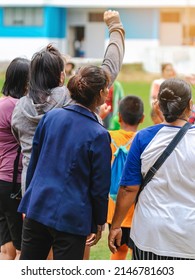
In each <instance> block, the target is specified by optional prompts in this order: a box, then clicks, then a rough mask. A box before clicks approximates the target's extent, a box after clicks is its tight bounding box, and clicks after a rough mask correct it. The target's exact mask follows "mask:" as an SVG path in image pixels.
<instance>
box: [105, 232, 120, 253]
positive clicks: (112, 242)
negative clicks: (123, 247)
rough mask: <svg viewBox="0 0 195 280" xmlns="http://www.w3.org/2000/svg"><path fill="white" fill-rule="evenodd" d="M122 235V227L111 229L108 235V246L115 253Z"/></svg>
mask: <svg viewBox="0 0 195 280" xmlns="http://www.w3.org/2000/svg"><path fill="white" fill-rule="evenodd" d="M121 237H122V231H121V228H116V229H110V233H109V235H108V247H109V249H110V251H111V252H112V253H113V254H114V253H116V252H117V247H119V246H120V244H121Z"/></svg>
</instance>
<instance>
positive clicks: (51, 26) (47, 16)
mask: <svg viewBox="0 0 195 280" xmlns="http://www.w3.org/2000/svg"><path fill="white" fill-rule="evenodd" d="M49 43H53V44H54V45H55V46H56V47H58V48H59V49H60V50H61V51H62V52H66V9H65V8H55V7H44V8H43V24H42V26H4V22H3V8H0V46H1V58H0V60H10V59H12V58H14V57H16V56H20V55H21V56H26V57H28V58H31V57H32V55H33V53H34V52H36V51H37V50H39V49H40V48H42V47H45V46H46V45H47V44H49Z"/></svg>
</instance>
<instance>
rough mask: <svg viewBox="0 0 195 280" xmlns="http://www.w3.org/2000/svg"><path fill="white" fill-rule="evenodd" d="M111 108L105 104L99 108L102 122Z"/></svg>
mask: <svg viewBox="0 0 195 280" xmlns="http://www.w3.org/2000/svg"><path fill="white" fill-rule="evenodd" d="M110 110H111V106H110V105H107V104H106V103H104V104H102V105H101V106H100V108H99V116H100V118H101V119H102V120H103V119H105V118H106V117H107V116H108V114H109V113H110Z"/></svg>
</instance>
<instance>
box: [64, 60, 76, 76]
mask: <svg viewBox="0 0 195 280" xmlns="http://www.w3.org/2000/svg"><path fill="white" fill-rule="evenodd" d="M74 68H75V64H74V63H73V62H71V61H68V62H66V64H65V73H66V75H72V73H73V70H74Z"/></svg>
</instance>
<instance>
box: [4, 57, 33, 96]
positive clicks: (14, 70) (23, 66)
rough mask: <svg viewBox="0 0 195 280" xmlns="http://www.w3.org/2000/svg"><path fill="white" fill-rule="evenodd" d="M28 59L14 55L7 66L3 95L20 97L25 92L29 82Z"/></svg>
mask: <svg viewBox="0 0 195 280" xmlns="http://www.w3.org/2000/svg"><path fill="white" fill-rule="evenodd" d="M29 71H30V61H29V60H28V59H26V58H22V57H16V58H15V59H14V60H12V61H11V62H10V64H9V66H8V67H7V70H6V73H5V82H4V84H3V87H2V93H3V95H5V96H11V97H13V98H18V99H19V98H21V97H22V96H24V95H25V94H26V93H27V89H28V82H29Z"/></svg>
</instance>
